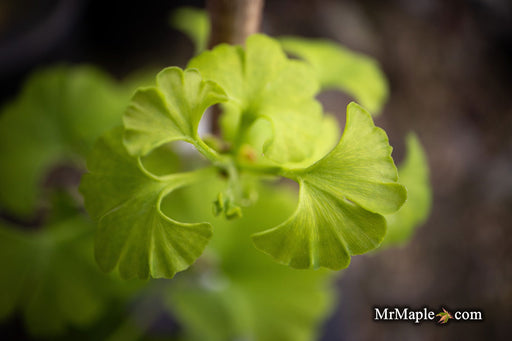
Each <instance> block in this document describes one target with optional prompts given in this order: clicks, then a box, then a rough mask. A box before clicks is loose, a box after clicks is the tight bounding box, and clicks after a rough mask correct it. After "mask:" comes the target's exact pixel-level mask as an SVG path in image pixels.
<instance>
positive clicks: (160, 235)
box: [80, 128, 213, 278]
mask: <svg viewBox="0 0 512 341" xmlns="http://www.w3.org/2000/svg"><path fill="white" fill-rule="evenodd" d="M121 136H122V129H121V128H118V129H115V130H113V131H112V132H110V133H109V134H107V135H105V136H104V137H103V138H101V139H100V140H99V142H98V143H97V145H96V147H95V148H94V149H93V151H92V153H91V155H90V157H89V158H88V162H87V166H88V168H89V171H90V173H88V174H86V175H85V176H84V177H83V178H82V183H81V186H80V190H81V192H82V194H83V195H84V198H85V206H86V208H87V210H88V212H89V213H90V214H91V215H92V216H93V217H95V218H96V219H98V221H99V222H98V231H97V234H96V243H95V247H96V248H95V254H96V260H97V262H98V264H99V265H100V267H101V268H102V269H103V270H104V271H111V270H113V269H114V268H116V267H117V268H118V269H119V273H120V275H121V277H123V278H133V277H137V278H148V277H149V276H151V277H155V278H158V277H166V278H171V277H173V276H174V274H175V273H176V272H178V271H182V270H185V269H186V268H188V267H189V266H190V265H191V264H192V263H193V262H194V261H195V260H196V258H197V257H199V255H201V253H202V252H203V249H204V247H205V246H206V244H207V242H208V240H209V239H210V237H211V234H212V229H211V225H210V224H208V223H197V224H187V223H181V222H178V221H176V220H173V219H171V218H169V217H167V216H166V215H165V214H163V213H162V211H161V210H160V203H161V201H162V198H163V197H165V196H166V195H167V194H168V193H170V192H172V191H173V190H175V189H177V188H179V187H182V186H186V185H188V184H190V183H194V182H197V181H201V180H203V179H204V178H205V176H207V175H209V174H212V172H213V170H212V169H203V170H199V171H195V172H190V173H176V174H172V175H167V176H156V175H153V174H151V173H149V172H148V171H147V170H146V169H145V168H144V167H143V165H142V163H141V161H140V158H136V157H132V156H130V155H129V154H128V152H127V151H126V150H125V148H124V146H123V144H122V137H121Z"/></svg>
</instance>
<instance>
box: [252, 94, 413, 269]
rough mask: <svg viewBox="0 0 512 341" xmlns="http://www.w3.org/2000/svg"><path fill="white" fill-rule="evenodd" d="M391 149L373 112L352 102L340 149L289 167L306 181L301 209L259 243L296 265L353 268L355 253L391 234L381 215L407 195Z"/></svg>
mask: <svg viewBox="0 0 512 341" xmlns="http://www.w3.org/2000/svg"><path fill="white" fill-rule="evenodd" d="M391 150H392V148H391V147H390V146H389V142H388V138H387V136H386V133H385V132H384V131H383V130H382V129H380V128H377V127H375V125H374V124H373V121H372V118H371V116H370V114H369V113H368V112H366V111H365V110H364V109H363V108H361V107H360V106H359V105H357V104H355V103H351V104H349V106H348V107H347V123H346V126H345V131H344V133H343V136H342V138H341V140H340V142H339V144H338V145H337V146H336V148H335V149H333V150H332V151H331V152H330V153H329V154H328V155H327V156H325V157H324V158H323V159H321V160H320V161H318V162H317V163H315V164H313V165H312V166H310V167H308V168H306V169H303V170H293V171H289V172H284V174H283V175H285V176H287V177H291V178H294V179H296V180H297V181H298V182H299V184H300V195H299V204H298V207H297V210H296V211H295V213H294V214H293V215H292V216H291V217H290V218H289V219H288V220H287V221H285V222H284V223H282V224H281V225H279V226H277V227H275V228H273V229H270V230H267V231H264V232H261V233H258V234H255V235H254V236H253V240H254V243H255V245H256V247H257V248H259V249H260V250H262V251H264V252H266V253H268V254H270V255H271V256H272V257H274V258H275V259H276V260H277V261H278V262H281V263H284V264H289V265H290V266H292V267H295V268H311V267H312V268H317V267H326V268H329V269H333V270H338V269H342V268H345V267H347V266H348V264H349V262H350V255H354V254H361V253H364V252H367V251H370V250H372V249H374V248H376V247H377V246H378V245H379V244H380V243H381V242H382V240H383V238H384V235H385V233H386V221H385V219H384V217H382V216H381V214H387V213H392V212H395V211H397V210H398V209H399V208H400V206H401V205H402V204H403V203H404V201H405V199H406V191H405V188H404V187H403V186H401V185H399V184H398V183H397V182H396V181H397V170H396V168H395V165H394V163H393V159H392V158H391Z"/></svg>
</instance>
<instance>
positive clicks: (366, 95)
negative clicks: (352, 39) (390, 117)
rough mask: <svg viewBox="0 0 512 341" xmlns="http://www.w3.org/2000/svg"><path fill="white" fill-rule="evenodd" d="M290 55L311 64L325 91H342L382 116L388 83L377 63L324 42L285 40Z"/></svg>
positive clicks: (281, 39) (315, 40)
mask: <svg viewBox="0 0 512 341" xmlns="http://www.w3.org/2000/svg"><path fill="white" fill-rule="evenodd" d="M279 42H280V43H281V45H282V46H283V48H284V50H285V51H286V52H289V53H291V54H293V55H296V56H298V57H300V58H303V59H304V60H306V61H308V62H309V63H311V65H312V66H313V67H314V69H315V70H316V73H317V77H318V79H319V81H320V85H321V87H322V89H338V90H341V91H345V92H347V93H348V94H349V95H351V96H353V97H354V98H355V99H356V100H357V101H358V102H360V103H361V104H362V105H363V106H364V107H366V108H368V110H370V112H371V113H374V114H378V113H379V112H380V110H381V109H382V106H383V105H384V103H385V102H386V100H387V98H388V84H387V81H386V78H385V76H384V74H383V73H382V71H381V70H380V68H379V65H378V64H377V62H376V61H375V60H374V59H372V58H370V57H368V56H366V55H363V54H360V53H356V52H353V51H350V50H349V49H347V48H345V47H343V46H341V45H339V44H336V43H334V42H332V41H328V40H323V39H306V38H296V37H282V38H280V39H279Z"/></svg>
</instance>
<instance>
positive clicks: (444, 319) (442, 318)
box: [436, 308, 453, 324]
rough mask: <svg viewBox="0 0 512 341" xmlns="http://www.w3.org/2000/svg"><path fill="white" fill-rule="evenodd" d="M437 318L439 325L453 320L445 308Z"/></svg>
mask: <svg viewBox="0 0 512 341" xmlns="http://www.w3.org/2000/svg"><path fill="white" fill-rule="evenodd" d="M436 316H439V323H442V324H445V323H446V322H448V320H449V319H452V318H453V317H452V314H450V313H449V312H447V311H446V309H444V308H443V311H442V312H440V313H439V314H437V315H436Z"/></svg>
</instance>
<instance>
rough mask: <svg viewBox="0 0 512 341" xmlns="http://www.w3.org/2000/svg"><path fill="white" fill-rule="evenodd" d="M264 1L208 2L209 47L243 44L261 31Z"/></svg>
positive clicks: (216, 0)
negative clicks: (222, 44) (221, 44)
mask: <svg viewBox="0 0 512 341" xmlns="http://www.w3.org/2000/svg"><path fill="white" fill-rule="evenodd" d="M263 2H264V0H208V1H207V3H206V7H207V9H208V13H209V15H210V21H211V33H210V41H209V43H208V47H209V48H212V47H214V46H215V45H217V44H220V43H228V44H239V45H241V44H243V43H244V42H245V39H246V38H247V37H248V36H250V35H251V34H253V33H256V32H258V31H259V28H260V22H261V13H262V11H263Z"/></svg>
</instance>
